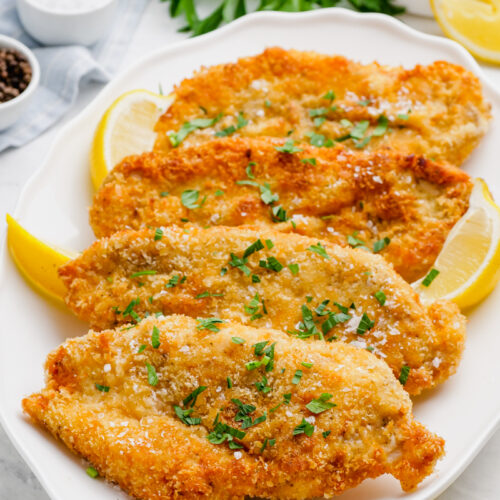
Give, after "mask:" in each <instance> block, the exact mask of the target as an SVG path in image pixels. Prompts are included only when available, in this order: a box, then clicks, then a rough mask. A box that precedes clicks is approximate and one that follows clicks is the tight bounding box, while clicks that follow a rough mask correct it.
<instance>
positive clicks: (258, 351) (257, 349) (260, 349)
mask: <svg viewBox="0 0 500 500" xmlns="http://www.w3.org/2000/svg"><path fill="white" fill-rule="evenodd" d="M267 344H269V340H263V341H262V342H257V343H256V344H254V345H253V346H252V347H253V348H254V353H255V355H256V356H262V355H263V354H264V348H265V347H266V345H267Z"/></svg>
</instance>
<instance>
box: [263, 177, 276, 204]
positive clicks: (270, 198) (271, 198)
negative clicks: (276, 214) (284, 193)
mask: <svg viewBox="0 0 500 500" xmlns="http://www.w3.org/2000/svg"><path fill="white" fill-rule="evenodd" d="M259 187H260V199H261V200H262V201H263V202H264V203H265V204H266V205H271V204H273V203H274V202H275V201H278V200H279V195H278V194H277V193H273V192H272V191H271V186H270V185H269V183H267V182H264V184H263V185H262V186H259Z"/></svg>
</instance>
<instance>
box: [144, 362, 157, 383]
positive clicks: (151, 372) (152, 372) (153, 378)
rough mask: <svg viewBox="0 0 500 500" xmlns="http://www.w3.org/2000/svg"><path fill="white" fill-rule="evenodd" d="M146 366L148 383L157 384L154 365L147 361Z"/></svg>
mask: <svg viewBox="0 0 500 500" xmlns="http://www.w3.org/2000/svg"><path fill="white" fill-rule="evenodd" d="M146 368H147V370H148V382H149V385H152V386H155V385H156V384H158V375H157V373H156V370H155V367H154V366H153V365H151V364H149V363H146Z"/></svg>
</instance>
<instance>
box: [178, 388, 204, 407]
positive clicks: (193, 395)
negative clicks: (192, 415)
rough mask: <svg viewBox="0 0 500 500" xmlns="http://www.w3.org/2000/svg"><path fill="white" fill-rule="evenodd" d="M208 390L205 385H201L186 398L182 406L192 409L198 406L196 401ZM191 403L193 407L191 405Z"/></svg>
mask: <svg viewBox="0 0 500 500" xmlns="http://www.w3.org/2000/svg"><path fill="white" fill-rule="evenodd" d="M206 389H207V387H206V386H205V385H200V386H199V387H197V388H196V389H195V390H194V391H193V392H192V393H191V394H189V395H188V396H186V397H185V398H184V400H183V401H182V404H183V405H184V406H186V407H188V406H190V407H191V408H192V407H193V406H194V405H195V404H196V400H197V399H198V396H199V395H200V394H201V393H202V392H203V391H205V390H206ZM190 403H191V405H190Z"/></svg>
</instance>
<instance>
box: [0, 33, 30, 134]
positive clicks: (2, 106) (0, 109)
mask: <svg viewBox="0 0 500 500" xmlns="http://www.w3.org/2000/svg"><path fill="white" fill-rule="evenodd" d="M0 48H3V49H4V48H7V49H15V50H17V51H18V52H20V53H21V54H23V56H25V57H26V59H28V62H29V64H30V66H31V81H30V83H29V85H28V86H27V87H26V88H25V89H24V92H21V93H20V94H19V95H18V96H17V97H14V99H11V100H10V101H7V102H2V103H0V130H4V129H6V128H8V127H10V126H11V125H12V124H13V123H14V122H15V121H16V120H17V119H18V118H19V117H20V116H21V115H22V114H23V112H24V110H25V109H26V106H27V105H28V103H29V102H30V101H31V99H32V97H33V95H34V93H35V90H36V88H37V87H38V82H39V81H40V65H39V64H38V61H37V60H36V57H35V54H33V52H31V50H30V49H28V47H26V45H24V44H22V43H21V42H18V41H17V40H15V39H14V38H11V37H9V36H5V35H0Z"/></svg>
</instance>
